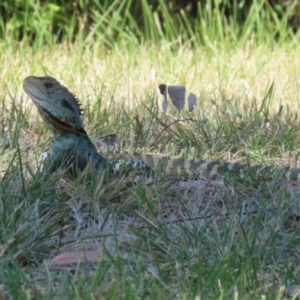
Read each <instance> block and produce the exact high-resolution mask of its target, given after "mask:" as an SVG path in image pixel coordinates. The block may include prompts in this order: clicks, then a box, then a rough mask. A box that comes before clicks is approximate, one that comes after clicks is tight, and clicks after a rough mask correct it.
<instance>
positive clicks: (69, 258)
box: [48, 251, 100, 270]
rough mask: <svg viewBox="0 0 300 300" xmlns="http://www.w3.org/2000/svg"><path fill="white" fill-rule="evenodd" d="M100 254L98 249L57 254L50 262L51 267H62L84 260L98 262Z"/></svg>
mask: <svg viewBox="0 0 300 300" xmlns="http://www.w3.org/2000/svg"><path fill="white" fill-rule="evenodd" d="M99 260H100V254H99V252H97V251H73V252H65V253H61V254H58V255H57V256H55V257H54V258H53V259H52V260H51V261H50V262H49V264H48V267H49V269H52V270H53V269H61V268H63V267H64V266H66V265H68V264H80V263H83V262H98V261H99Z"/></svg>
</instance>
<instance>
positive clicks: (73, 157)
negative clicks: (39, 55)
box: [23, 76, 300, 181]
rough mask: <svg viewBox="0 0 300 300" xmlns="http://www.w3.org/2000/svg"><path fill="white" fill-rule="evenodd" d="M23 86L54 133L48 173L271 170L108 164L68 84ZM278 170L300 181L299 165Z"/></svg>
mask: <svg viewBox="0 0 300 300" xmlns="http://www.w3.org/2000/svg"><path fill="white" fill-rule="evenodd" d="M23 89H24V91H25V92H26V93H27V95H28V96H29V97H30V98H31V99H32V101H33V103H34V104H35V106H36V107H37V109H38V111H39V114H40V115H41V117H42V119H43V120H44V121H45V123H46V124H48V125H49V127H50V129H51V131H52V133H53V135H54V146H53V149H52V152H51V154H50V156H49V158H48V160H47V162H46V163H45V165H46V166H47V167H45V168H46V169H47V172H48V173H49V174H52V173H53V172H55V171H56V170H57V169H58V168H60V167H62V168H65V169H67V170H69V173H71V175H73V176H74V175H76V173H77V172H78V171H82V170H84V169H85V168H86V167H87V166H88V165H89V164H90V165H91V166H92V168H93V170H95V171H97V172H104V171H105V170H107V169H108V168H109V167H110V168H112V170H113V172H118V171H119V170H120V168H121V166H122V165H124V164H125V165H126V166H127V167H129V168H130V169H133V170H139V171H144V172H146V173H148V174H149V173H151V174H153V169H154V170H156V169H158V167H159V166H163V172H164V173H165V175H166V176H170V177H185V178H193V179H197V178H200V177H201V176H206V177H209V178H215V177H217V176H222V174H224V173H226V172H234V173H237V174H239V175H242V176H243V174H244V173H245V171H246V170H247V169H250V170H251V171H253V172H255V173H256V172H262V174H263V175H268V174H270V173H272V170H273V169H272V168H270V167H267V168H264V167H263V166H262V165H252V166H248V165H245V164H240V163H230V162H226V161H206V160H201V159H200V160H198V159H183V158H172V157H169V156H160V155H156V154H141V153H127V152H124V153H117V154H116V156H117V157H122V158H123V159H120V160H117V161H116V162H115V163H114V165H113V166H111V164H110V162H109V161H108V159H107V158H106V157H104V156H103V155H101V154H99V153H98V152H97V150H96V147H95V145H94V144H93V143H92V142H91V140H90V138H89V136H88V134H87V132H86V131H85V129H84V127H83V123H82V120H81V116H82V109H81V107H80V103H79V101H78V100H77V99H76V97H75V96H74V95H73V94H72V93H71V92H70V91H69V90H68V88H67V87H65V86H63V85H61V84H60V83H59V82H58V81H57V80H56V79H55V78H53V77H49V76H44V77H34V76H29V77H26V78H25V79H24V80H23ZM124 159H126V160H124ZM278 171H279V173H280V174H283V175H284V177H285V178H286V179H288V180H296V181H298V180H299V181H300V168H281V169H279V170H278Z"/></svg>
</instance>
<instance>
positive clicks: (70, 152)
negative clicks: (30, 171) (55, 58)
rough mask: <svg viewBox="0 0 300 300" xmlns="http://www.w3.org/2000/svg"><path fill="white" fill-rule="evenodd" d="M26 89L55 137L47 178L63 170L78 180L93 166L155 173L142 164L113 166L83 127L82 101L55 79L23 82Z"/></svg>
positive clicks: (46, 166)
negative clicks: (81, 173)
mask: <svg viewBox="0 0 300 300" xmlns="http://www.w3.org/2000/svg"><path fill="white" fill-rule="evenodd" d="M23 89H24V91H25V92H26V94H27V95H28V96H29V97H30V98H31V99H32V101H33V103H34V104H35V106H36V107H37V109H38V111H39V114H40V116H41V117H42V119H43V120H44V122H45V123H46V124H47V125H48V126H49V128H50V130H51V131H52V133H53V135H54V144H53V148H52V151H51V153H50V155H49V157H48V158H47V159H46V162H45V163H44V169H45V172H46V174H48V175H51V174H52V173H54V172H55V171H56V170H57V169H59V168H62V169H65V170H66V171H67V173H68V174H69V175H71V176H72V177H76V176H77V175H78V172H81V171H83V170H84V169H85V168H87V167H89V166H91V168H92V170H93V171H96V172H99V173H100V172H106V171H110V170H111V171H112V172H113V173H114V174H116V173H118V172H119V171H121V170H126V169H129V170H133V171H143V172H145V173H147V174H150V173H152V169H151V168H150V167H149V166H148V165H147V164H145V163H143V162H141V161H134V160H126V161H124V160H121V159H120V160H118V161H116V162H115V163H114V164H113V165H111V164H110V163H109V161H108V160H107V158H106V157H104V156H102V155H101V154H99V153H98V152H97V150H96V147H95V145H94V144H93V143H92V142H91V140H90V138H89V136H88V134H87V132H86V131H85V129H84V127H83V123H82V120H81V115H82V109H81V107H80V103H79V101H78V100H77V99H76V97H75V96H74V95H73V94H72V93H71V92H70V91H69V90H68V89H67V88H66V87H65V86H63V85H61V84H60V83H59V82H58V81H57V80H56V79H55V78H53V77H49V76H44V77H35V76H28V77H26V78H25V79H24V80H23Z"/></svg>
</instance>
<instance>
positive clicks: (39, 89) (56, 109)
mask: <svg viewBox="0 0 300 300" xmlns="http://www.w3.org/2000/svg"><path fill="white" fill-rule="evenodd" d="M23 89H24V91H25V92H26V94H27V95H28V96H29V97H30V98H31V99H32V101H33V103H34V104H35V105H36V107H37V108H38V110H39V113H40V115H41V117H42V118H43V119H44V121H45V122H46V123H47V124H49V125H50V128H51V129H52V131H53V132H54V133H60V134H61V133H77V134H80V135H86V131H85V130H84V128H83V124H82V121H81V118H80V116H81V114H82V110H81V108H80V104H79V102H78V100H77V99H76V98H75V96H74V95H73V94H72V93H71V92H70V91H69V90H68V89H67V88H66V87H65V86H63V85H61V84H60V83H59V82H58V81H57V80H56V79H55V78H53V77H49V76H44V77H34V76H29V77H26V78H25V79H24V80H23Z"/></svg>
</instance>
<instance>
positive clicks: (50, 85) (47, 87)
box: [44, 82, 53, 89]
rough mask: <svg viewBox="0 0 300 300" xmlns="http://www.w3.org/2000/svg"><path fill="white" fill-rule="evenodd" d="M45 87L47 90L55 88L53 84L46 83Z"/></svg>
mask: <svg viewBox="0 0 300 300" xmlns="http://www.w3.org/2000/svg"><path fill="white" fill-rule="evenodd" d="M44 87H45V88H46V89H50V88H52V87H53V84H52V83H51V82H45V83H44Z"/></svg>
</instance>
